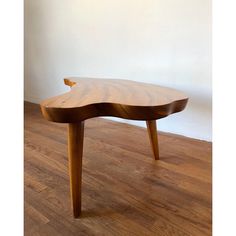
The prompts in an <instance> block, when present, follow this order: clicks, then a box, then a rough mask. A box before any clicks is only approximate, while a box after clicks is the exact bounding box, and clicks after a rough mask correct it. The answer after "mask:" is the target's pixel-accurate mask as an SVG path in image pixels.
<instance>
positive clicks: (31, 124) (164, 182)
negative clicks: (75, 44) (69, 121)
mask: <svg viewBox="0 0 236 236" xmlns="http://www.w3.org/2000/svg"><path fill="white" fill-rule="evenodd" d="M158 135H159V146H160V160H159V161H155V160H153V154H152V150H151V147H150V144H149V140H148V134H147V130H146V129H144V128H140V127H135V126H131V125H128V124H122V123H117V122H113V121H109V120H105V119H102V118H94V119H91V120H88V121H86V122H85V140H84V157H83V173H82V215H81V218H79V219H74V218H73V216H72V210H71V207H70V195H69V176H68V157H67V126H66V125H65V124H57V123H52V122H48V121H46V120H44V119H43V118H42V115H41V113H40V109H39V106H38V105H36V104H32V103H27V102H26V103H25V138H24V139H25V164H24V166H25V222H24V224H25V235H26V236H28V235H29V236H31V235H69V236H70V235H122V236H123V235H140V236H141V235H158V236H172V235H174V236H175V235H176V236H190V235H191V236H201V235H202V236H205V235H211V231H212V230H211V220H212V216H211V215H212V210H211V195H212V189H211V181H212V171H211V149H212V144H211V143H208V142H204V141H200V140H194V139H189V138H186V137H182V136H178V135H172V134H166V133H162V132H159V133H158Z"/></svg>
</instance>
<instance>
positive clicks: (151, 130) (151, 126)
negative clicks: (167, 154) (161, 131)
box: [146, 120, 159, 160]
mask: <svg viewBox="0 0 236 236" xmlns="http://www.w3.org/2000/svg"><path fill="white" fill-rule="evenodd" d="M146 123H147V130H148V135H149V140H150V144H151V147H152V151H153V154H154V157H155V160H159V146H158V136H157V126H156V121H155V120H148V121H146Z"/></svg>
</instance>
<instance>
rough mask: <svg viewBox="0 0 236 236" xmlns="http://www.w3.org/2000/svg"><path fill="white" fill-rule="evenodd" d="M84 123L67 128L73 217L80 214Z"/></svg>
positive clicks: (70, 125) (72, 124)
mask: <svg viewBox="0 0 236 236" xmlns="http://www.w3.org/2000/svg"><path fill="white" fill-rule="evenodd" d="M83 141H84V122H80V123H71V124H69V127H68V156H69V175H70V192H71V204H72V209H73V214H74V217H75V218H76V217H78V216H79V215H80V213H81V181H82V155H83Z"/></svg>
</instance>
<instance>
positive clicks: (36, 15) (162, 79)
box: [25, 0, 212, 140]
mask: <svg viewBox="0 0 236 236" xmlns="http://www.w3.org/2000/svg"><path fill="white" fill-rule="evenodd" d="M210 20H211V3H210V1H209V0H70V1H68V0H40V1H35V0H25V100H27V101H31V102H36V103H38V102H39V101H40V100H41V99H44V98H47V97H50V96H54V95H57V94H60V93H62V92H65V91H68V88H67V87H65V86H64V85H63V78H64V77H68V76H94V77H114V78H123V79H131V80H136V81H144V82H148V83H154V84H159V85H164V86H169V87H172V88H176V89H179V90H182V91H184V92H185V93H187V94H188V96H189V97H190V100H189V104H188V106H187V108H186V110H185V111H183V112H181V113H178V114H174V115H172V116H169V117H167V118H165V119H162V120H160V121H159V122H158V124H159V130H162V131H167V132H172V133H177V134H182V135H185V136H190V137H194V138H199V139H205V140H211V95H212V92H211V48H210V47H211V33H210V31H211V22H210ZM132 123H133V124H138V125H144V122H138V123H137V122H132Z"/></svg>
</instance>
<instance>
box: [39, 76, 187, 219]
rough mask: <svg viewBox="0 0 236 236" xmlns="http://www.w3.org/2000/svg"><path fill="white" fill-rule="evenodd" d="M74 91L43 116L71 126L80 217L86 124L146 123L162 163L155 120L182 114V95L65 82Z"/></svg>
mask: <svg viewBox="0 0 236 236" xmlns="http://www.w3.org/2000/svg"><path fill="white" fill-rule="evenodd" d="M64 82H65V84H66V85H68V86H70V87H71V91H70V92H68V93H65V94H62V95H59V96H56V97H52V98H49V99H47V100H44V101H42V102H41V104H40V106H41V110H42V113H43V116H44V117H45V118H46V119H47V120H50V121H53V122H60V123H68V156H69V174H70V191H71V200H72V208H73V214H74V217H75V218H76V217H78V216H79V215H80V213H81V179H82V154H83V139H84V121H85V120H86V119H89V118H93V117H98V116H113V117H120V118H125V119H132V120H145V121H146V123H147V128H148V133H149V138H150V143H151V146H152V150H153V154H154V157H155V159H156V160H158V159H159V150H158V136H157V128H156V120H157V119H161V118H163V117H166V116H168V115H170V114H172V113H176V112H180V111H182V110H183V109H184V108H185V106H186V104H187V101H188V98H187V97H186V95H184V94H183V93H181V92H179V91H176V90H174V89H170V88H166V87H161V86H157V85H152V84H146V83H139V82H135V81H129V80H118V79H95V78H68V79H64Z"/></svg>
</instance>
